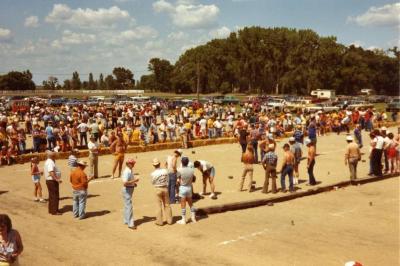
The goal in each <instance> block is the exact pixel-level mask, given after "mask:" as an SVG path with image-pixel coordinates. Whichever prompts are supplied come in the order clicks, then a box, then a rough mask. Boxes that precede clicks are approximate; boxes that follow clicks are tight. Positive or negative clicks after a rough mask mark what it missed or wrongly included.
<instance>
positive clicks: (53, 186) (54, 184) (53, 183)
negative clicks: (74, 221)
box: [44, 151, 62, 215]
mask: <svg viewBox="0 0 400 266" xmlns="http://www.w3.org/2000/svg"><path fill="white" fill-rule="evenodd" d="M55 158H56V154H55V153H54V152H52V151H48V152H47V160H46V161H45V163H44V177H45V179H46V185H47V189H48V191H49V213H50V214H52V215H61V213H60V211H59V209H58V204H59V200H60V192H59V191H60V190H59V185H60V183H61V182H62V181H61V172H60V170H59V169H58V167H57V166H56V160H55Z"/></svg>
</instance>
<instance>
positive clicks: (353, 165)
mask: <svg viewBox="0 0 400 266" xmlns="http://www.w3.org/2000/svg"><path fill="white" fill-rule="evenodd" d="M346 141H347V143H348V144H347V147H346V153H345V157H344V163H345V165H347V164H348V165H349V170H350V180H355V179H357V164H358V161H359V160H360V159H361V152H360V148H359V147H358V145H357V143H355V142H354V141H353V137H352V136H347V137H346Z"/></svg>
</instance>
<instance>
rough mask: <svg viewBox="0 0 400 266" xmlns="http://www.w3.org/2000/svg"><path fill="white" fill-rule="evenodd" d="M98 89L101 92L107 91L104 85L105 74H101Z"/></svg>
mask: <svg viewBox="0 0 400 266" xmlns="http://www.w3.org/2000/svg"><path fill="white" fill-rule="evenodd" d="M98 88H99V89H100V90H105V89H106V84H105V83H104V78H103V73H100V76H99V82H98Z"/></svg>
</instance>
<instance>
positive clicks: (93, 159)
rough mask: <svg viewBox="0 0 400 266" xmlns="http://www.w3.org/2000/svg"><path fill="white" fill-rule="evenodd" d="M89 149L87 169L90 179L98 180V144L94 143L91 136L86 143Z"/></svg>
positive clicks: (93, 137) (94, 140)
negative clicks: (88, 169)
mask: <svg viewBox="0 0 400 266" xmlns="http://www.w3.org/2000/svg"><path fill="white" fill-rule="evenodd" d="M88 149H89V168H90V177H92V178H98V177H99V175H98V172H99V170H98V169H99V144H98V143H97V142H96V137H95V136H93V135H91V136H90V139H89V143H88Z"/></svg>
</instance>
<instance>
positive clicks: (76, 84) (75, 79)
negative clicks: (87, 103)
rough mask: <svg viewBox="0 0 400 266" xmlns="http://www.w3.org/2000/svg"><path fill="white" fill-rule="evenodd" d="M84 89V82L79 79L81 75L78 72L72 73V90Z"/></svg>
mask: <svg viewBox="0 0 400 266" xmlns="http://www.w3.org/2000/svg"><path fill="white" fill-rule="evenodd" d="M81 88H82V82H81V79H80V78H79V74H78V72H77V71H75V72H73V73H72V80H71V89H72V90H80V89H81Z"/></svg>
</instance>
